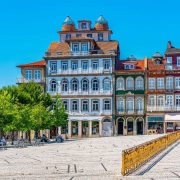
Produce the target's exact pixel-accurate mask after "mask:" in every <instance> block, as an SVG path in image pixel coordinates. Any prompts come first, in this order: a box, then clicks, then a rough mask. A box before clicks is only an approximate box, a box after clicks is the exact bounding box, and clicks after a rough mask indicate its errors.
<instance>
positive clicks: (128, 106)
mask: <svg viewBox="0 0 180 180" xmlns="http://www.w3.org/2000/svg"><path fill="white" fill-rule="evenodd" d="M126 109H127V112H133V111H134V98H132V97H128V98H127V99H126Z"/></svg>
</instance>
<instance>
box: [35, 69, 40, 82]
mask: <svg viewBox="0 0 180 180" xmlns="http://www.w3.org/2000/svg"><path fill="white" fill-rule="evenodd" d="M34 79H35V80H41V70H40V69H35V70H34Z"/></svg>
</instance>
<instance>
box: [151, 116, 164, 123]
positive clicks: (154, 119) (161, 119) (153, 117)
mask: <svg viewBox="0 0 180 180" xmlns="http://www.w3.org/2000/svg"><path fill="white" fill-rule="evenodd" d="M163 121H164V118H163V117H162V116H149V117H148V122H163Z"/></svg>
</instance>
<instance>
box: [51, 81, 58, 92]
mask: <svg viewBox="0 0 180 180" xmlns="http://www.w3.org/2000/svg"><path fill="white" fill-rule="evenodd" d="M50 88H51V91H52V92H55V91H57V82H56V80H52V81H51V83H50Z"/></svg>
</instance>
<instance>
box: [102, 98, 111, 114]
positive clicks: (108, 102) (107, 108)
mask: <svg viewBox="0 0 180 180" xmlns="http://www.w3.org/2000/svg"><path fill="white" fill-rule="evenodd" d="M103 107H104V108H103V109H104V110H105V111H110V110H111V100H110V99H104V100H103Z"/></svg>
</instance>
